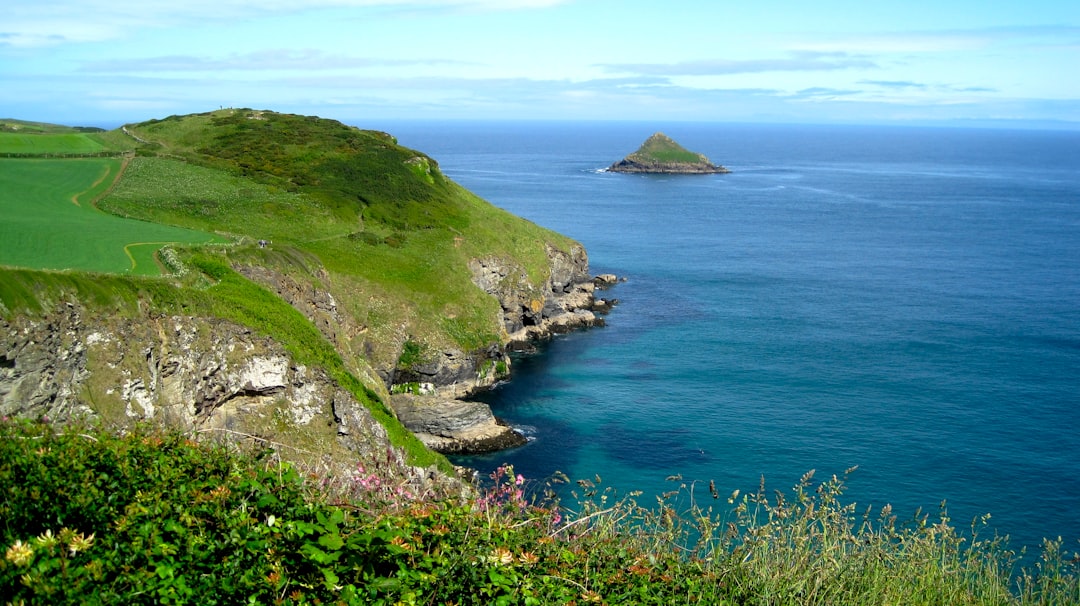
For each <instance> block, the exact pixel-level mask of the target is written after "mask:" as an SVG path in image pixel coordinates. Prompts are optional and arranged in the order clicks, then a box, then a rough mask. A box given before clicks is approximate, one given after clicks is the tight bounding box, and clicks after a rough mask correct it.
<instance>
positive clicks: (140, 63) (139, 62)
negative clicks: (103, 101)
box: [80, 49, 466, 73]
mask: <svg viewBox="0 0 1080 606" xmlns="http://www.w3.org/2000/svg"><path fill="white" fill-rule="evenodd" d="M448 64H454V65H465V64H466V63H465V62H462V61H454V60H451V59H371V58H366V57H352V56H348V55H340V54H333V53H326V52H323V51H320V50H313V49H309V50H288V49H275V50H266V51H259V52H253V53H243V54H231V55H228V56H226V57H221V58H214V57H201V56H195V55H169V56H160V57H140V58H134V59H109V60H102V61H90V62H87V63H85V64H83V65H82V67H81V68H80V71H83V72H91V73H145V72H153V73H161V72H222V71H255V72H260V71H290V70H298V71H304V72H319V71H327V70H347V69H360V68H368V67H395V66H406V65H448Z"/></svg>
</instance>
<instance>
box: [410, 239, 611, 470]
mask: <svg viewBox="0 0 1080 606" xmlns="http://www.w3.org/2000/svg"><path fill="white" fill-rule="evenodd" d="M547 256H548V263H549V267H550V274H549V278H548V279H547V281H546V282H545V283H543V284H541V285H533V284H531V283H530V282H529V280H528V276H527V274H526V272H525V270H524V269H523V268H522V267H520V266H518V265H516V264H514V263H511V262H508V261H505V260H503V259H498V258H487V259H474V260H473V261H472V262H471V263H470V265H469V268H470V269H471V270H472V274H473V282H474V283H475V284H476V285H477V286H479V287H480V288H481V289H483V290H484V291H485V292H487V293H488V294H490V295H492V296H494V297H495V298H497V299H498V300H499V304H500V307H501V309H502V318H501V320H502V323H503V328H504V329H505V331H506V343H505V344H497V345H493V346H492V347H490V348H488V349H487V350H486V351H482V352H473V353H471V354H466V353H464V352H460V351H454V350H451V351H446V352H442V354H441V355H437V356H435V359H432V360H430V361H427V362H425V363H422V364H417V365H414V366H413V367H411V368H410V369H409V370H408V371H407V372H402V373H400V374H399V376H398V380H397V382H398V383H415V384H419V385H421V391H423V392H424V393H423V395H420V394H402V395H396V396H394V397H393V398H392V399H391V406H392V407H393V408H394V412H395V413H396V414H397V416H398V418H399V419H400V420H401V422H402V423H403V424H404V425H405V426H406V427H407V428H409V429H410V430H411V431H413V432H414V433H415V434H416V435H417V436H418V437H419V438H420V439H421V440H422V441H423V442H424V443H425V444H427V445H428V446H429V447H430V448H432V449H433V450H437V451H439V452H443V453H453V454H458V453H478V452H488V451H491V450H499V449H502V448H509V447H513V446H518V445H520V444H523V443H524V442H525V438H524V437H523V436H522V435H520V434H519V433H517V432H515V431H514V430H513V429H511V428H510V427H507V426H505V425H503V424H502V423H499V422H498V421H497V420H496V418H495V417H494V415H493V414H492V412H491V409H490V408H489V407H488V405H487V404H484V403H482V402H474V401H468V400H465V399H463V398H468V397H469V396H470V395H472V394H473V393H475V392H476V391H477V390H478V389H484V388H487V387H490V386H491V385H493V384H494V383H495V381H496V380H497V379H499V378H501V377H503V376H505V373H506V370H503V371H501V372H500V371H499V370H498V369H499V368H500V366H501V367H502V368H504V369H508V368H509V365H510V358H509V356H508V355H507V353H506V349H507V347H508V346H509V347H511V348H527V347H529V345H528V344H529V343H531V342H532V341H535V340H537V339H543V338H547V337H550V336H552V335H554V334H558V333H564V332H569V331H572V330H577V329H581V328H587V327H591V326H599V325H602V324H603V323H604V320H603V318H601V317H599V316H598V315H597V314H598V313H604V312H607V311H608V310H609V309H610V308H611V305H613V304H614V303H615V301H614V300H612V301H608V300H604V299H600V300H597V299H596V298H595V291H596V289H597V284H601V285H604V286H605V287H606V286H609V285H610V284H613V283H614V282H615V278H614V276H610V280H611V282H610V283H609V282H607V281H606V280H607V278H606V277H605V279H602V280H600V281H599V282H598V281H597V280H596V279H594V278H593V277H592V276H590V275H589V258H588V255H587V254H586V253H585V249H584V248H583V247H581V246H579V245H575V246H573V247H572V248H571V249H570V250H569V251H565V250H561V249H559V248H556V247H554V246H551V245H549V246H548V247H547Z"/></svg>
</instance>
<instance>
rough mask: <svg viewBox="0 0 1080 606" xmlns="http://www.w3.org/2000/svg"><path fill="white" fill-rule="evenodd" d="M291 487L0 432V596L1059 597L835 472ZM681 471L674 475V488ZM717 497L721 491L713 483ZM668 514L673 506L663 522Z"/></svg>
mask: <svg viewBox="0 0 1080 606" xmlns="http://www.w3.org/2000/svg"><path fill="white" fill-rule="evenodd" d="M383 471H384V470H383V469H382V468H380V467H379V464H378V463H375V464H373V466H372V467H367V468H365V467H357V468H356V470H355V472H354V473H353V474H352V475H351V476H347V477H336V479H334V477H330V479H321V480H319V479H313V480H315V481H314V482H312V481H305V480H303V476H305V474H302V473H299V472H298V471H297V470H296V469H295V468H293V467H289V466H285V464H281V463H276V462H273V459H261V460H260V459H259V458H258V457H257V456H256V457H254V458H253V456H252V455H241V454H238V453H235V452H232V450H229V449H226V448H224V447H220V446H207V445H200V444H197V443H193V442H191V441H189V440H188V439H186V437H185V436H184V435H180V434H177V433H167V432H166V433H162V432H159V431H149V430H146V429H145V428H143V429H138V430H136V431H134V432H131V433H129V434H126V435H124V436H114V435H111V434H107V433H104V432H100V431H91V430H87V429H85V428H83V429H78V428H69V429H66V430H63V431H58V430H56V429H55V428H54V427H52V426H50V425H48V423H28V422H21V423H13V422H3V423H0V482H3V485H4V486H5V487H8V490H6V493H5V496H4V498H3V500H2V501H0V520H3V521H4V523H3V525H0V550H3V553H4V557H3V560H0V594H3V595H4V596H5V597H6V598H8V600H11V601H12V602H13V603H18V602H19V601H26V603H28V604H37V603H42V604H43V603H49V604H65V603H72V604H73V603H79V604H112V603H132V602H134V603H185V604H190V603H199V604H241V603H259V604H269V603H281V604H316V603H341V604H386V605H390V604H567V603H578V604H590V603H596V604H747V605H750V604H761V605H788V604H789V605H816V604H821V605H825V604H905V605H906V604H913V605H920V604H927V605H930V604H942V605H945V604H949V605H951V604H971V605H982V604H988V605H989V604H993V605H997V604H1001V605H1026V604H1076V603H1077V601H1078V600H1080V581H1078V579H1080V577H1078V569H1077V562H1076V561H1069V560H1067V558H1066V557H1065V554H1064V553H1063V552H1062V544H1061V542H1059V541H1051V542H1048V544H1047V546H1045V550H1044V553H1043V556H1042V558H1041V560H1040V561H1039V563H1038V565H1037V567H1036V568H1035V569H1034V570H1031V571H1028V570H1022V571H1021V573H1020V574H1018V575H1016V576H1011V575H1012V571H1013V566H1014V564H1015V556H1014V554H1012V553H1010V552H1008V551H1005V549H1004V547H1005V546H1004V543H1003V541H1002V540H1000V539H989V540H987V539H983V538H982V537H980V536H978V533H977V530H978V524H980V522H977V521H976V524H975V525H973V530H972V534H971V535H970V536H969V537H961V536H959V535H958V533H957V530H956V529H955V528H954V527H953V526H951V525H950V524H949V521H948V519H947V516H946V515H945V514H944V513H943V514H942V516H941V517H940V520H939V521H937V522H935V523H931V522H929V521H928V519H927V516H920V515H917V516H916V517H915V519H914V520H913V521H912V522H910V523H908V524H897V523H896V522H895V517H893V516H892V514H891V511H889V510H888V509H886V510H883V511H881V512H880V513H879V515H878V516H877V517H872V516H870V513H869V512H866V513H865V514H864V515H863V516H861V517H860V516H858V515H855V512H854V506H853V504H843V503H841V502H840V501H839V500H838V497H839V496H840V495H841V494H842V481H840V480H837V479H836V477H834V479H832V480H829V481H827V482H825V483H822V484H818V485H816V486H814V485H813V484H812V483H811V479H810V474H808V475H807V477H805V479H804V481H802V482H801V483H800V484H799V485H798V486H796V487H795V489H794V490H793V491H792V494H791V496H787V495H785V494H783V493H779V491H778V493H777V494H775V497H770V496H768V495H767V494H766V493H765V489H764V486H762V488H761V490H759V491H758V493H757V494H755V495H750V496H745V497H743V498H739V495H738V494H735V495H732V497H731V498H730V499H729V501H728V502H729V503H731V506H732V509H730V510H726V511H723V512H720V513H714V512H713V511H712V509H707V510H705V509H702V508H700V507H698V506H697V504H694V502H693V499H692V486H690V487H689V488H688V487H687V486H685V485H683V486H680V488H679V489H676V490H673V491H672V493H671V494H670V495H666V496H665V497H662V498H660V499H659V501H658V503H657V506H656V507H654V508H651V509H643V508H640V507H639V506H637V503H636V502H635V501H634V499H633V495H630V496H625V497H621V498H617V497H616V495H615V493H612V491H611V490H610V489H605V490H602V489H600V488H599V486H598V485H597V484H598V482H599V479H596V482H593V481H580V482H579V483H578V484H579V487H580V488H581V489H582V490H583V491H582V495H581V496H580V497H578V499H577V504H576V506H575V507H572V508H563V507H559V506H558V503H557V502H555V501H546V504H538V503H537V502H536V501H535V500H534V499H532V498H530V497H528V493H527V490H528V488H529V485H528V483H527V482H526V481H525V479H524V477H522V476H521V475H517V474H515V473H514V471H513V469H512V468H510V467H503V468H500V469H499V470H497V471H496V472H495V473H492V474H491V477H490V482H489V483H487V484H486V486H485V487H484V488H482V489H481V491H480V494H478V495H477V496H476V497H475V498H474V499H472V500H468V501H457V500H453V499H451V500H433V499H432V496H431V495H420V494H416V493H414V491H413V488H410V487H409V486H407V485H403V484H397V483H394V482H393V481H390V480H389V479H388V476H387V475H384V474H383ZM675 480H676V481H677V479H675ZM712 493H713V496H714V497H718V495H716V493H715V488H714V489H713V490H712ZM678 503H684V504H686V503H689V506H688V508H687V509H685V510H684V511H683V512H681V513H679V512H677V511H676V508H677V507H679V506H678Z"/></svg>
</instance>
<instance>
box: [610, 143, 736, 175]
mask: <svg viewBox="0 0 1080 606" xmlns="http://www.w3.org/2000/svg"><path fill="white" fill-rule="evenodd" d="M608 171H609V172H613V173H656V174H678V175H701V174H715V173H729V172H731V171H729V170H728V169H726V168H724V167H723V166H720V165H718V164H713V163H712V162H710V161H709V159H708V158H706V157H705V156H704V155H703V154H699V153H696V152H692V151H690V150H688V149H686V148H685V147H683V146H681V145H679V144H678V143H676V142H675V141H674V140H673V139H672V138H671V137H669V136H667V135H665V134H664V133H656V134H654V135H653V136H651V137H649V138H648V139H646V140H645V142H644V143H642V144H641V147H639V148H638V150H637V151H636V152H634V153H632V154H630V155H629V156H627V157H625V158H623V159H622V160H619V161H618V162H616V163H615V164H612V165H611V166H610V167H608Z"/></svg>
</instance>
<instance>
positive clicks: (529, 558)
mask: <svg viewBox="0 0 1080 606" xmlns="http://www.w3.org/2000/svg"><path fill="white" fill-rule="evenodd" d="M518 560H519V561H520V562H521V563H522V564H528V565H530V566H531V565H533V564H535V563H537V562H539V561H540V558H539V557H537V555H536V554H535V553H533V552H531V551H523V552H522V553H521V555H520V556H518Z"/></svg>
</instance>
